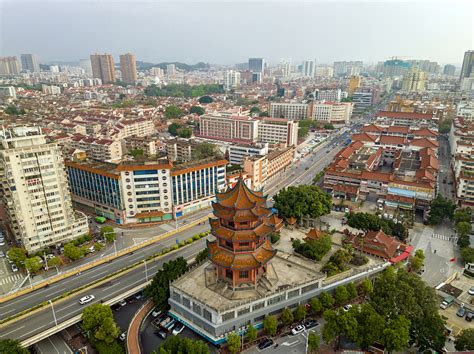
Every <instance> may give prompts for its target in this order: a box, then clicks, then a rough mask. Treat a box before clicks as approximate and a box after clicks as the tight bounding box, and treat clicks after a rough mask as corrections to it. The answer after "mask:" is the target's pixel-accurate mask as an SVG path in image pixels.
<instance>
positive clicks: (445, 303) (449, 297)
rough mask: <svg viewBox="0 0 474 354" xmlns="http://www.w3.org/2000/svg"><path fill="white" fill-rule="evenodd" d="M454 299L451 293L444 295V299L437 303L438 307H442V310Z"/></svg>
mask: <svg viewBox="0 0 474 354" xmlns="http://www.w3.org/2000/svg"><path fill="white" fill-rule="evenodd" d="M454 299H455V298H454V296H452V295H449V296H447V297H445V298H444V300H443V301H442V302H441V304H440V305H439V307H440V308H442V309H443V310H445V309H447V308H448V307H449V306H451V305H452V304H453V303H454Z"/></svg>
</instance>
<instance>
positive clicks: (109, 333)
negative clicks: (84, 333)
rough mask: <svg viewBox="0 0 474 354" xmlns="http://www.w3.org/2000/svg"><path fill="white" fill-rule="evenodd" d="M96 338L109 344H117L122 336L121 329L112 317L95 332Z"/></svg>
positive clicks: (105, 320)
mask: <svg viewBox="0 0 474 354" xmlns="http://www.w3.org/2000/svg"><path fill="white" fill-rule="evenodd" d="M94 335H95V338H96V339H97V340H100V341H103V342H105V343H107V344H112V343H113V342H115V340H116V339H117V337H118V336H119V335H120V328H119V327H118V326H117V324H116V323H115V321H114V319H113V318H112V317H107V318H105V319H104V321H103V322H102V323H101V325H100V326H99V327H98V328H97V329H96V331H95V334H94Z"/></svg>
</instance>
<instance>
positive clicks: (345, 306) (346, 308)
mask: <svg viewBox="0 0 474 354" xmlns="http://www.w3.org/2000/svg"><path fill="white" fill-rule="evenodd" d="M351 308H352V305H351V304H349V305H344V306H343V307H342V309H343V310H344V311H345V312H348V311H349V310H350V309H351Z"/></svg>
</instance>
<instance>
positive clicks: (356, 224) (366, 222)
mask: <svg viewBox="0 0 474 354" xmlns="http://www.w3.org/2000/svg"><path fill="white" fill-rule="evenodd" d="M347 225H349V226H350V227H353V228H356V229H359V230H364V231H378V230H380V229H381V228H382V223H381V220H380V219H379V218H378V217H377V215H374V214H369V213H350V214H349V215H348V216H347Z"/></svg>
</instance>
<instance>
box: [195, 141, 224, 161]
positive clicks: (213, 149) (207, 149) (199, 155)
mask: <svg viewBox="0 0 474 354" xmlns="http://www.w3.org/2000/svg"><path fill="white" fill-rule="evenodd" d="M192 157H193V160H202V159H207V158H209V157H215V158H221V157H222V155H221V153H220V151H219V149H218V147H217V146H216V145H215V144H212V143H207V142H203V143H200V144H198V145H196V146H195V147H194V148H193V150H192Z"/></svg>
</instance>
